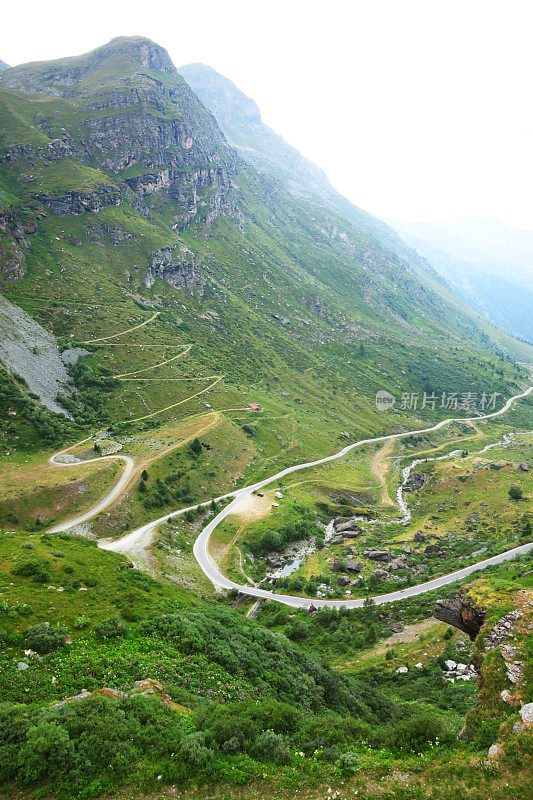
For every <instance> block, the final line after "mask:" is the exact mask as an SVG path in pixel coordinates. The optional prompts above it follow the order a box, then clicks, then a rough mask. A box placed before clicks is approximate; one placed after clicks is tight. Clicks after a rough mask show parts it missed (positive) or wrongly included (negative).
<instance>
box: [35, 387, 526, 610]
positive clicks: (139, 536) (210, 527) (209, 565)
mask: <svg viewBox="0 0 533 800" xmlns="http://www.w3.org/2000/svg"><path fill="white" fill-rule="evenodd" d="M532 391H533V386H530V387H529V388H528V389H526V390H525V391H524V392H522V393H521V394H517V395H514V396H513V397H510V398H509V400H507V402H506V403H505V405H504V406H503V407H502V408H500V409H499V410H498V411H494V412H492V413H490V414H484V415H482V416H477V417H470V418H466V417H452V418H449V419H445V420H441V421H440V422H438V423H437V424H436V425H433V426H431V427H429V428H422V429H419V430H414V431H404V432H403V433H392V434H389V435H386V436H377V437H374V438H370V439H361V440H360V441H358V442H354V443H352V444H349V445H347V446H346V447H343V449H342V450H339V452H338V453H334V454H333V455H330V456H326V457H325V458H320V459H317V460H316V461H308V462H305V463H303V464H295V465H293V466H292V467H287V468H286V469H283V470H281V471H280V472H277V473H276V474H275V475H271V476H270V477H268V478H264V479H263V480H261V481H258V482H257V483H254V484H251V485H250V486H246V487H243V488H242V489H238V490H236V491H234V492H228V493H227V494H225V495H221V496H220V497H217V498H215V500H217V501H219V500H223V499H227V498H229V497H232V498H233V500H232V501H231V502H230V503H229V504H228V505H227V506H226V507H225V508H223V509H222V511H220V512H219V513H218V514H217V515H216V517H214V518H213V519H212V520H211V521H210V522H209V523H208V524H207V525H206V526H205V528H204V529H203V530H202V531H201V532H200V534H199V535H198V538H197V539H196V541H195V543H194V547H193V553H194V556H195V558H196V560H197V561H198V564H199V565H200V567H201V569H202V571H203V572H204V574H205V575H206V576H207V577H208V578H209V580H210V581H211V582H212V583H213V584H214V586H215V587H217V588H219V589H237V590H238V591H239V592H241V593H242V594H249V595H251V596H253V597H258V598H265V599H269V600H276V601H277V602H278V603H283V604H284V605H287V606H291V607H293V608H308V607H309V606H311V605H313V606H314V607H315V608H317V607H321V606H328V607H330V608H340V607H341V606H343V607H345V608H360V607H361V606H362V605H363V603H364V598H354V599H351V600H323V599H316V598H312V599H311V598H305V597H295V596H293V595H283V594H276V593H275V592H271V591H268V590H266V589H260V588H258V587H254V586H249V585H240V584H238V583H235V582H234V581H232V580H230V579H229V578H227V577H226V576H225V575H223V574H222V573H221V572H220V571H219V569H218V566H217V564H216V563H215V562H214V560H213V559H212V557H211V556H210V554H209V549H208V545H209V539H210V537H211V534H212V533H213V531H214V530H215V528H216V527H217V525H219V524H220V523H221V522H222V520H223V519H225V518H226V517H227V516H229V515H230V514H232V513H234V512H235V510H236V508H237V507H238V505H239V504H240V503H241V502H242V501H243V500H244V499H245V498H246V497H249V495H250V494H252V492H254V491H256V490H258V489H262V488H263V487H265V486H267V485H268V484H270V483H273V482H274V481H279V480H280V479H281V478H284V477H285V476H286V475H290V474H292V473H293V472H297V471H299V470H302V469H308V468H310V467H316V466H320V465H321V464H327V463H329V462H331V461H335V460H337V459H339V458H342V457H343V456H345V455H346V454H347V453H349V452H350V451H351V450H354V449H355V448H357V447H361V446H362V445H365V444H372V443H377V442H387V441H391V440H393V439H401V438H403V437H406V436H412V435H418V434H423V433H431V432H433V431H437V430H439V429H440V428H443V427H444V426H445V425H449V424H451V423H452V422H469V421H475V422H478V421H481V420H484V419H492V418H494V417H498V416H500V415H501V414H504V413H505V412H506V411H508V410H509V408H510V407H511V406H512V405H513V403H514V402H516V401H517V400H520V399H522V398H524V397H527V396H528V395H529V394H530V393H531V392H532ZM67 449H68V448H67ZM61 452H62V453H63V452H65V451H61ZM58 455H61V453H56V454H55V455H54V456H52V457H51V459H50V463H54V459H55V458H56V457H57V456H58ZM112 458H118V459H122V460H124V461H126V467H125V469H124V472H123V474H122V476H121V478H120V480H119V481H118V483H117V484H116V485H115V486H114V487H113V489H112V490H111V492H109V494H108V495H106V497H104V498H103V499H102V500H101V501H100V502H99V503H98V504H97V505H96V506H94V507H93V508H92V509H90V510H89V511H86V512H85V513H84V514H81V515H80V516H79V517H76V518H74V519H71V520H68V521H67V522H64V523H62V524H61V525H58V526H56V528H53V529H52V532H54V531H64V530H68V529H69V528H71V527H73V526H74V525H78V524H80V523H81V522H86V521H87V520H89V519H92V518H93V517H94V516H96V514H97V513H99V511H101V510H102V509H103V508H106V507H107V506H109V505H110V503H111V502H112V501H113V500H114V499H115V498H116V497H117V496H118V495H119V494H120V492H121V490H122V488H123V487H124V486H125V484H126V483H127V481H128V479H129V476H130V474H131V470H132V469H133V462H132V461H131V459H130V458H129V457H128V456H120V455H110V456H103V457H100V458H96V459H91V461H102V460H106V459H112ZM129 462H131V465H130V463H129ZM85 463H86V462H85ZM210 503H211V500H208V501H206V502H204V503H201V504H199V505H202V506H207V505H210ZM197 505H198V504H197ZM197 505H195V506H191V507H189V508H181V509H179V510H178V511H173V512H171V513H170V514H165V515H164V516H163V517H159V518H158V519H155V520H152V522H149V523H147V524H146V525H143V526H142V527H141V528H138V529H137V530H134V531H131V532H130V533H128V534H125V535H124V536H122V537H121V538H120V539H116V540H114V541H110V540H105V541H100V542H99V546H100V547H102V548H103V549H105V550H111V551H113V552H116V553H123V554H130V555H131V554H134V553H135V552H138V551H139V549H146V548H147V547H149V546H150V544H151V542H152V539H153V535H154V531H155V529H156V528H157V526H158V525H160V524H161V523H162V522H164V521H165V520H167V519H169V518H171V517H176V516H179V515H181V514H185V513H186V512H187V511H188V510H190V508H196V507H197ZM530 550H533V542H530V543H528V544H524V545H521V546H519V547H514V548H512V549H511V550H507V551H505V552H504V553H500V554H498V555H496V556H492V557H491V558H486V559H484V560H483V561H478V562H477V563H476V564H471V565H470V566H468V567H464V568H463V569H460V570H457V571H456V572H452V573H449V574H448V575H442V576H441V577H439V578H434V579H433V580H431V581H427V582H426V583H421V584H418V585H417V586H410V587H408V588H406V589H401V590H399V591H395V592H390V593H389V594H383V595H376V596H375V597H373V598H372V600H373V601H374V602H375V603H376V604H377V605H380V604H383V603H392V602H394V601H397V600H403V599H405V598H407V597H414V596H416V595H418V594H423V593H424V592H428V591H431V590H432V589H438V588H440V587H441V586H445V585H447V584H449V583H454V582H455V581H458V580H461V579H463V578H466V577H467V576H468V575H471V574H472V573H473V572H475V571H478V570H482V569H485V568H486V567H489V566H493V565H495V564H500V563H502V562H503V561H506V560H509V559H512V558H515V557H516V556H518V555H523V554H524V553H527V552H529V551H530Z"/></svg>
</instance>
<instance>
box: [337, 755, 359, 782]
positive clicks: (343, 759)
mask: <svg viewBox="0 0 533 800" xmlns="http://www.w3.org/2000/svg"><path fill="white" fill-rule="evenodd" d="M337 767H338V768H339V770H340V771H341V773H342V774H343V775H344V776H345V777H346V778H348V777H350V775H354V774H355V773H356V772H357V770H358V769H359V758H358V757H357V756H356V754H355V753H342V755H340V756H339V758H338V760H337Z"/></svg>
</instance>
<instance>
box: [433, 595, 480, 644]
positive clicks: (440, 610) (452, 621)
mask: <svg viewBox="0 0 533 800" xmlns="http://www.w3.org/2000/svg"><path fill="white" fill-rule="evenodd" d="M433 616H434V617H435V619H439V620H441V622H446V624H447V625H452V626H453V627H454V628H459V630H460V631H464V632H465V633H467V634H468V636H469V637H470V639H472V641H473V640H474V639H475V638H476V636H477V635H478V633H479V631H480V629H481V626H482V625H483V622H484V620H485V610H484V609H480V608H476V606H475V605H474V604H473V603H472V601H471V600H470V599H469V598H468V597H467V594H466V592H460V593H459V594H458V595H456V596H455V597H452V598H451V599H447V600H437V603H436V605H435V609H434V611H433Z"/></svg>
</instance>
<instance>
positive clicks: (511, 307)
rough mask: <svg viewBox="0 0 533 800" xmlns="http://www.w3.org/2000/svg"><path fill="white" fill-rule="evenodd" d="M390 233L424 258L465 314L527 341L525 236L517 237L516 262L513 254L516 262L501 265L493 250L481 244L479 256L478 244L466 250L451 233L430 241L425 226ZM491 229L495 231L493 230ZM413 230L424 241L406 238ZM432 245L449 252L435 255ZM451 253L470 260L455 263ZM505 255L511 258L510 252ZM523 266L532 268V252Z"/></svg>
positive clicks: (530, 329) (530, 292) (530, 297)
mask: <svg viewBox="0 0 533 800" xmlns="http://www.w3.org/2000/svg"><path fill="white" fill-rule="evenodd" d="M396 227H397V230H398V233H399V234H400V236H401V237H402V238H403V240H404V241H405V243H406V244H407V245H409V246H410V247H413V248H415V249H416V250H417V252H418V253H420V254H421V255H422V256H424V258H426V259H427V260H428V262H429V263H430V264H431V265H432V266H433V267H434V268H435V269H436V270H437V272H439V274H440V275H442V277H443V278H445V279H446V280H447V282H448V283H449V284H450V286H452V288H453V290H454V292H455V293H456V294H457V295H458V296H459V297H461V298H462V299H463V300H464V301H465V302H466V303H468V305H469V306H470V307H471V308H473V309H475V310H476V311H478V312H479V313H480V314H482V315H483V316H485V317H486V318H487V319H490V320H492V322H494V323H496V324H497V325H500V326H501V327H502V328H504V329H505V330H507V331H510V332H511V333H514V334H515V335H517V336H521V337H523V338H525V339H528V340H529V341H532V340H533V319H532V316H531V308H532V307H533V285H532V284H531V283H530V276H531V269H528V267H527V263H528V261H527V259H528V249H527V241H528V236H527V234H528V232H527V231H519V232H518V233H519V234H520V236H519V237H518V238H519V240H520V241H521V249H520V248H519V247H518V245H517V246H516V248H515V252H517V253H520V252H521V253H522V256H520V255H519V254H518V255H517V259H516V261H512V258H511V257H509V258H508V259H507V260H504V259H503V255H502V259H501V260H499V259H498V257H497V254H498V249H497V247H495V249H494V251H492V250H491V245H490V243H489V242H487V241H486V242H485V244H484V247H485V248H486V250H485V254H483V252H482V250H481V244H480V245H479V249H477V250H474V248H473V245H472V246H471V247H470V248H469V247H468V246H467V245H466V244H465V243H464V242H463V241H462V238H461V234H460V233H459V234H458V236H457V238H455V237H454V236H453V235H452V231H451V229H450V232H449V235H445V234H444V233H443V232H442V229H440V228H439V231H438V234H435V235H434V236H433V235H432V232H434V226H432V225H429V223H428V224H422V223H421V224H420V225H413V226H406V225H403V224H400V223H397V224H396ZM495 227H496V230H498V227H499V224H497V225H496V226H495ZM419 228H421V229H423V230H425V231H427V235H428V237H429V238H428V239H425V238H423V237H422V236H419V235H415V234H413V233H411V232H410V231H411V230H412V229H417V230H418V229H419ZM508 230H510V229H508ZM522 234H524V235H523V236H522ZM433 239H434V240H438V241H444V244H445V245H446V246H447V247H448V248H449V249H448V250H443V249H440V247H438V246H436V245H435V244H433V243H432V240H433ZM452 251H457V252H465V253H466V255H467V256H468V258H471V259H472V260H471V261H469V260H462V259H459V258H458V257H456V256H455V255H453V254H452ZM509 252H513V248H512V246H510V248H509ZM529 263H531V264H533V251H532V253H531V261H530V262H529Z"/></svg>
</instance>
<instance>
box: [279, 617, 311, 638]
mask: <svg viewBox="0 0 533 800" xmlns="http://www.w3.org/2000/svg"><path fill="white" fill-rule="evenodd" d="M285 634H286V636H287V637H288V638H289V639H292V641H293V642H299V641H301V640H302V639H305V638H307V636H309V625H308V624H307V622H304V621H303V619H295V620H294V622H293V623H292V624H291V625H289V626H288V628H287V629H286V631H285Z"/></svg>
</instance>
